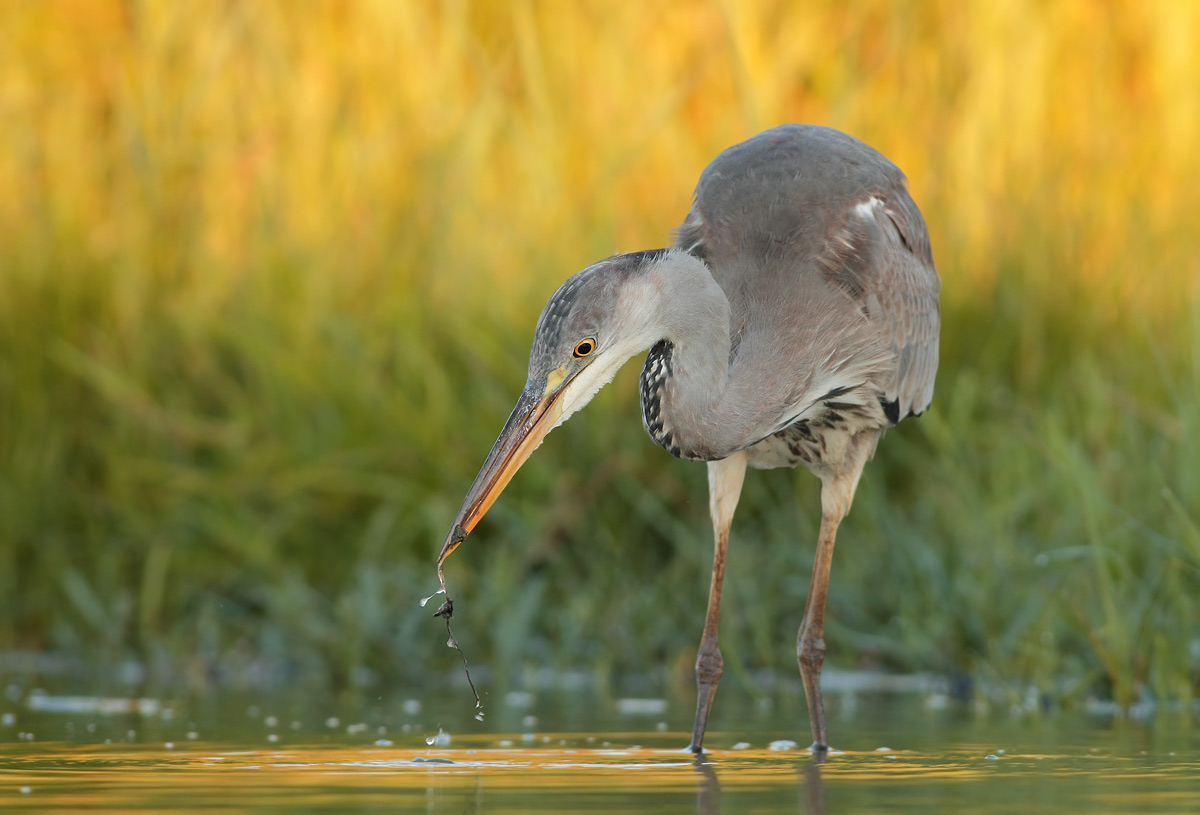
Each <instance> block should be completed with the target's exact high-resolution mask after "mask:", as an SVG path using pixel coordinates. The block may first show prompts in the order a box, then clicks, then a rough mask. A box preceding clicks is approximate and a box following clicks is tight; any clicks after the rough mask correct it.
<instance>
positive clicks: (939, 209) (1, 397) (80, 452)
mask: <svg viewBox="0 0 1200 815" xmlns="http://www.w3.org/2000/svg"><path fill="white" fill-rule="evenodd" d="M1198 32H1200V5H1197V4H1195V3H1192V2H1189V0H1177V2H1172V1H1171V0H1162V1H1161V2H1152V3H1139V4H1134V3H1120V2H1092V1H1091V0H1061V2H1054V3H1041V2H1021V0H1014V1H1013V2H1005V3H987V2H972V3H958V2H927V3H919V4H909V3H890V2H868V3H860V4H853V5H852V6H851V5H848V4H844V3H842V2H835V1H834V0H815V1H814V2H808V3H803V4H797V3H791V2H769V0H763V1H762V2H744V1H742V0H739V2H732V0H712V2H683V0H666V1H665V2H661V3H654V4H612V3H601V2H595V3H592V2H585V3H549V2H513V3H504V4H500V3H496V4H493V3H485V2H466V1H465V0H458V1H455V0H445V2H432V1H419V0H414V1H413V2H384V0H377V1H376V2H370V1H369V0H363V2H309V3H288V2H271V1H270V0H256V2H253V3H244V2H216V1H215V0H213V1H206V2H189V3H177V2H170V0H162V1H161V2H154V1H147V2H119V1H118V0H78V1H77V2H67V1H66V0H52V1H49V2H20V1H19V0H9V2H4V3H0V53H2V54H3V55H4V57H3V59H0V147H2V149H0V189H3V190H4V191H5V192H4V194H3V195H0V652H6V653H10V654H11V653H21V652H30V651H37V652H52V653H57V654H65V655H69V656H70V657H71V658H72V659H74V660H77V662H78V663H79V664H85V665H90V666H95V665H101V666H103V665H107V664H116V663H118V662H120V661H124V660H129V659H137V660H140V661H142V662H143V663H144V664H146V665H148V666H150V668H151V670H152V671H153V672H155V674H156V675H163V676H174V677H178V676H180V675H183V676H185V677H190V678H193V679H195V678H197V677H200V678H201V679H199V680H197V681H204V678H205V677H207V678H211V677H213V676H237V675H239V672H240V671H242V670H243V669H247V668H249V667H251V666H253V665H256V664H260V663H262V662H264V661H265V662H267V663H270V664H273V665H282V666H285V669H286V672H288V673H289V674H290V675H295V676H301V675H303V676H316V677H319V681H321V682H326V683H328V684H330V685H332V686H335V687H336V686H343V685H345V684H346V683H353V682H371V681H375V682H381V683H382V682H396V681H400V682H418V681H421V680H422V679H423V678H427V677H430V676H433V677H441V676H444V675H446V673H447V672H453V671H457V669H458V663H457V657H456V655H455V654H454V653H453V652H452V651H448V650H447V649H445V647H444V639H445V638H444V632H443V633H439V631H440V625H441V624H440V622H438V621H434V620H431V619H430V618H429V616H428V612H427V611H422V610H420V609H418V608H417V605H416V603H417V600H418V598H419V597H420V596H422V595H425V594H428V593H430V592H431V591H432V590H433V589H434V588H435V587H436V579H435V575H434V569H433V559H434V556H435V554H436V552H437V549H438V547H439V545H440V544H441V541H442V538H443V536H444V534H445V530H446V528H447V526H448V524H449V523H450V521H451V519H452V516H453V513H454V511H455V510H456V509H457V507H458V503H459V501H460V500H461V498H462V495H463V493H464V492H465V489H466V487H467V486H468V485H469V483H470V481H471V479H472V477H473V476H474V474H475V472H476V469H477V468H478V466H479V465H480V464H481V463H482V461H483V457H484V455H485V454H486V452H487V450H488V448H489V446H490V444H491V442H492V441H493V439H494V438H495V435H496V433H497V432H498V431H499V429H500V427H501V425H502V424H503V421H504V418H505V417H506V416H507V414H508V410H509V409H510V407H511V404H512V402H513V400H514V399H515V397H516V396H517V395H518V393H519V391H520V388H521V386H522V383H523V382H524V374H525V365H526V361H527V353H528V341H529V338H530V336H531V334H532V329H533V324H534V321H535V320H536V318H537V315H538V313H539V312H540V310H541V307H542V305H543V304H544V302H545V299H546V298H547V297H548V295H549V294H550V293H551V292H552V291H553V290H554V289H555V288H556V287H557V285H558V284H559V282H561V280H562V279H564V278H565V277H567V276H568V275H569V274H571V273H573V272H574V271H576V270H578V269H580V268H582V267H583V266H585V265H587V264H589V263H591V262H593V261H594V260H596V259H598V258H601V257H604V256H607V255H609V254H612V253H614V252H617V251H629V250H635V249H644V248H654V247H658V246H662V245H665V244H666V243H667V242H668V241H669V237H668V235H669V230H670V229H672V228H673V227H674V226H676V225H677V224H678V223H679V222H680V220H681V219H682V218H683V215H684V214H685V212H686V210H687V207H688V205H689V201H690V195H691V189H692V186H693V185H694V183H695V180H696V178H697V177H698V175H699V173H700V171H701V170H702V169H703V167H704V166H705V164H706V163H707V162H708V160H709V159H711V158H712V157H713V156H714V155H716V154H717V153H718V152H719V151H720V150H722V149H724V148H725V147H727V146H729V145H731V144H733V143H735V142H738V141H740V140H742V139H744V138H747V137H749V136H750V135H753V134H754V133H756V132H758V131H760V130H762V129H764V128H766V127H770V126H772V125H775V124H778V123H782V122H788V121H803V122H814V123H819V124H825V125H829V126H832V127H836V128H840V129H843V130H846V131H848V132H850V133H852V134H854V135H855V136H857V137H859V138H861V139H863V140H864V141H866V142H868V143H869V144H872V145H873V146H875V147H877V148H878V149H880V150H881V151H882V152H884V153H885V154H887V155H888V156H890V157H891V158H892V159H893V160H895V161H896V162H897V163H898V164H899V165H900V166H901V167H902V168H903V169H904V170H905V171H906V173H907V174H908V175H909V178H910V182H911V186H912V189H913V192H914V195H915V198H916V200H917V201H918V203H919V204H920V206H921V207H922V209H923V211H924V213H925V215H926V218H927V220H928V223H929V228H930V232H931V234H932V236H933V241H934V250H935V256H936V260H937V264H938V268H939V270H940V271H941V274H942V277H943V281H944V282H943V298H942V310H943V321H944V327H943V335H942V365H941V370H940V373H939V379H938V390H937V394H936V396H935V401H934V407H933V410H932V411H931V412H930V413H928V414H926V415H925V416H923V417H922V418H921V419H920V420H919V421H914V422H905V423H904V424H903V425H902V426H901V427H900V428H898V429H897V430H895V431H893V432H891V433H889V434H888V438H887V440H886V441H885V442H884V443H883V444H882V445H881V447H880V452H879V455H878V456H877V459H876V461H875V463H874V464H873V465H872V466H871V467H869V468H868V471H867V474H866V476H865V479H864V482H863V484H862V486H861V488H860V491H859V495H858V498H857V501H856V504H855V508H854V512H853V513H852V514H851V515H850V517H849V519H848V520H847V522H846V523H845V524H844V525H843V527H842V532H841V535H840V536H839V539H840V543H839V551H838V555H837V557H836V558H835V566H834V572H833V581H832V593H831V596H830V601H829V603H830V628H829V636H828V640H829V647H830V652H829V653H830V657H829V659H830V664H831V665H834V666H840V667H855V666H876V665H882V666H885V667H888V668H891V669H895V670H902V671H913V670H931V671H940V672H946V673H950V674H958V675H961V676H965V677H969V678H971V679H974V680H981V681H983V682H984V683H986V684H988V685H990V686H991V687H993V688H995V687H999V688H1001V689H1007V691H1005V692H1009V693H1011V695H1012V697H1013V698H1014V699H1023V698H1025V695H1026V693H1027V690H1028V689H1029V688H1030V687H1033V688H1037V689H1038V690H1040V691H1042V692H1043V693H1044V694H1045V695H1047V697H1048V698H1050V699H1054V700H1062V701H1064V702H1067V703H1069V702H1071V701H1074V700H1079V699H1082V698H1086V697H1088V696H1092V695H1101V696H1111V697H1112V698H1114V699H1116V700H1117V701H1119V702H1122V703H1128V702H1130V701H1133V700H1135V699H1138V698H1144V697H1146V696H1153V697H1155V698H1169V699H1184V700H1186V699H1191V698H1193V697H1194V696H1195V694H1196V693H1197V690H1198V688H1200V625H1198V623H1200V418H1198V416H1200V412H1198V406H1200V286H1198V282H1197V281H1198V278H1200V229H1198V228H1197V224H1198V223H1200V221H1198V220H1197V212H1200V185H1197V184H1196V183H1195V181H1196V179H1197V178H1198V177H1200V150H1197V149H1196V145H1197V144H1200V92H1198V91H1197V87H1196V77H1197V76H1200V56H1198V54H1200V49H1198V47H1197V46H1198V43H1197V42H1196V38H1197V36H1198ZM638 367H639V366H638V365H636V364H631V365H630V366H628V369H627V370H625V371H623V372H622V374H621V376H619V377H618V378H617V380H616V382H615V383H614V385H612V386H610V387H609V388H608V389H606V390H605V391H604V392H602V393H601V394H600V396H599V397H598V398H597V400H596V402H595V403H594V404H593V406H592V407H590V408H589V409H588V410H587V411H585V412H584V413H583V414H581V415H580V416H578V417H577V418H575V419H574V420H573V421H572V422H570V423H569V424H568V425H566V426H564V427H563V428H560V429H559V430H558V431H556V433H555V434H554V435H552V436H551V437H550V439H549V440H548V442H547V443H546V444H545V445H544V446H543V447H542V449H541V450H539V451H538V453H537V454H536V455H535V456H534V458H533V459H532V461H531V462H530V463H529V464H528V465H527V466H526V468H525V469H524V470H523V471H522V474H521V475H519V476H518V477H517V478H516V479H515V480H514V482H513V483H512V485H511V486H510V487H509V489H508V490H507V491H506V493H505V495H504V497H503V499H502V500H501V501H500V502H499V503H498V504H497V505H496V506H495V507H494V508H493V510H492V512H491V513H490V515H489V516H488V519H487V520H486V521H485V522H484V523H483V524H482V525H481V526H480V527H479V529H477V531H476V532H475V534H474V535H473V536H472V537H471V539H470V540H469V541H468V543H467V545H466V546H464V547H463V548H462V549H460V550H459V552H458V553H457V554H456V555H455V556H454V557H453V558H452V559H451V560H450V561H449V562H448V572H449V574H448V577H449V580H450V581H451V586H452V589H453V590H454V591H455V593H456V595H457V597H456V600H457V601H458V609H457V610H458V611H459V614H458V616H457V617H456V634H457V635H458V637H459V639H460V641H461V642H462V643H463V646H464V648H465V649H467V653H468V655H469V656H470V657H471V659H472V660H473V661H475V662H477V663H483V664H488V665H490V666H491V667H492V668H493V671H494V674H495V675H496V676H498V677H499V678H500V679H499V681H502V682H503V681H518V680H519V677H520V676H521V675H522V674H523V672H525V671H527V670H529V669H530V668H531V667H539V666H545V667H551V668H563V667H584V668H586V669H588V670H590V671H592V672H594V674H595V675H596V676H598V677H601V678H602V679H604V678H612V677H617V676H621V675H623V674H624V673H626V672H629V671H637V670H645V669H647V668H659V669H665V675H667V676H670V677H672V678H678V680H679V681H680V682H681V683H684V684H690V682H691V678H690V664H691V661H692V660H693V658H694V649H695V644H696V642H697V641H698V637H699V633H700V623H701V619H702V614H703V608H704V602H705V596H706V591H707V586H708V571H709V567H710V563H711V544H710V532H709V526H708V520H707V514H706V506H707V502H706V493H705V471H704V468H703V467H700V466H698V465H695V464H690V463H687V462H680V461H677V460H675V459H672V458H670V457H669V456H667V455H666V454H664V453H663V452H662V451H661V450H660V449H659V448H657V447H656V446H654V445H653V444H652V443H650V442H649V441H648V440H647V438H646V437H645V434H644V432H643V430H642V429H641V422H640V417H639V411H638V407H637V401H636V377H637V368H638ZM818 521H819V501H818V483H817V482H816V480H815V479H813V478H812V477H811V476H809V475H807V474H806V473H803V472H802V471H801V472H800V473H797V474H794V475H792V474H788V473H786V472H780V471H776V472H768V473H757V474H752V475H751V477H750V478H748V479H747V487H746V492H745V494H744V498H743V501H742V504H741V507H740V508H739V514H738V520H737V524H736V525H735V531H734V542H733V545H732V549H731V561H730V566H729V572H728V579H727V588H726V601H725V603H724V606H723V611H724V617H723V629H722V645H723V646H724V652H725V655H726V660H727V674H729V675H732V676H737V677H739V678H741V679H742V680H743V681H745V682H747V683H751V684H752V683H754V682H755V681H756V678H757V677H759V676H761V675H762V674H761V673H760V672H761V671H763V670H773V671H777V672H779V673H780V674H781V675H790V674H791V673H792V672H793V671H794V670H795V661H794V645H793V643H794V638H795V629H796V626H797V625H798V623H799V620H800V617H801V614H802V611H803V604H804V600H805V593H806V591H807V586H808V575H809V570H810V565H811V564H810V560H811V556H812V551H813V543H814V542H815V539H816V528H817V524H818Z"/></svg>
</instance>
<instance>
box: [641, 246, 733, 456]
mask: <svg viewBox="0 0 1200 815" xmlns="http://www.w3.org/2000/svg"><path fill="white" fill-rule="evenodd" d="M647 283H648V284H649V285H650V287H651V288H652V290H653V292H654V294H655V295H656V296H655V297H653V298H651V299H652V300H653V301H654V302H653V303H652V304H651V306H650V308H651V309H652V310H653V311H654V313H655V319H654V323H655V325H654V329H653V330H652V331H651V332H650V333H651V334H653V335H654V336H655V337H656V338H657V339H656V340H655V341H654V344H653V345H652V347H651V350H650V354H649V356H647V358H646V367H645V368H644V369H643V370H642V418H643V420H644V422H645V424H646V430H647V432H649V433H650V435H651V437H653V438H654V440H655V441H656V442H658V443H659V444H660V445H662V446H663V447H665V448H666V449H667V450H669V451H670V452H671V453H673V454H674V455H677V456H682V457H684V458H698V459H715V458H724V457H725V456H727V455H729V454H730V453H732V452H734V451H735V450H736V449H737V446H736V445H737V442H736V440H737V439H739V438H740V434H739V428H738V424H737V417H736V416H731V415H728V413H729V411H727V410H726V409H724V408H725V406H726V405H727V404H728V400H726V399H725V398H724V397H725V396H726V392H727V390H728V387H729V362H730V308H729V299H728V298H727V297H726V296H725V292H724V291H723V290H722V289H721V287H720V286H719V285H718V284H717V281H716V280H715V279H713V276H712V274H711V272H709V269H708V266H706V265H705V263H704V262H703V261H702V260H700V259H699V258H696V257H694V256H692V255H689V254H687V253H686V252H683V251H680V250H671V251H670V252H668V253H667V254H666V255H665V256H664V258H663V260H661V261H660V262H658V263H657V264H655V265H654V267H652V269H651V270H650V271H649V272H648V280H647Z"/></svg>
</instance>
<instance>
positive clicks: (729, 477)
mask: <svg viewBox="0 0 1200 815" xmlns="http://www.w3.org/2000/svg"><path fill="white" fill-rule="evenodd" d="M746 460H747V459H746V454H745V453H744V452H740V451H739V452H737V453H734V454H733V455H732V456H730V457H729V458H725V459H722V460H720V461H710V462H709V463H708V507H709V512H710V513H711V514H712V523H713V537H714V538H715V540H716V547H715V551H714V553H713V571H712V586H711V587H710V588H709V591H708V613H707V614H705V616H704V635H703V636H702V637H701V638H700V651H699V653H698V654H696V724H695V726H694V727H693V728H692V746H691V750H692V752H693V753H696V754H697V755H699V754H700V753H703V752H704V748H703V747H702V746H701V743H702V742H703V741H704V729H705V728H706V727H707V726H708V712H709V711H710V710H711V709H712V703H713V697H714V696H715V695H716V693H717V683H718V682H720V681H721V673H722V672H723V670H724V666H725V661H724V660H723V659H721V649H720V648H719V647H718V646H717V621H718V619H719V618H720V616H721V583H722V582H723V581H724V579H725V548H726V546H727V545H728V544H729V527H730V525H731V524H732V523H733V512H734V510H735V509H737V503H738V497H739V496H741V494H742V480H743V479H744V478H745V476H746Z"/></svg>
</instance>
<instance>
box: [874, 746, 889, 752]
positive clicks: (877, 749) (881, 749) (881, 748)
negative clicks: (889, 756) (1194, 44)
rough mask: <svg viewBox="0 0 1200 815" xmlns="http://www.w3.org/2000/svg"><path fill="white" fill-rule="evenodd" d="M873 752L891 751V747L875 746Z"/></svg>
mask: <svg viewBox="0 0 1200 815" xmlns="http://www.w3.org/2000/svg"><path fill="white" fill-rule="evenodd" d="M875 752H876V753H890V752H892V748H891V747H876V748H875Z"/></svg>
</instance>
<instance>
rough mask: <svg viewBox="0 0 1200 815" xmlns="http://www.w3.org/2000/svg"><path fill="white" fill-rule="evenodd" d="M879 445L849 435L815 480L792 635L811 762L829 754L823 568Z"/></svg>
mask: <svg viewBox="0 0 1200 815" xmlns="http://www.w3.org/2000/svg"><path fill="white" fill-rule="evenodd" d="M878 441H879V433H878V432H873V431H867V432H864V433H859V434H858V435H856V436H854V437H853V438H852V439H851V440H850V441H849V443H848V444H847V447H846V454H845V457H844V458H843V460H842V462H841V465H840V466H838V467H836V468H830V469H829V470H827V471H825V472H823V473H820V475H821V533H820V537H819V538H818V540H817V556H816V558H815V559H814V561H813V572H812V584H811V585H810V586H809V590H808V603H807V604H806V605H805V607H804V621H803V622H802V623H800V630H799V632H797V634H796V657H797V660H798V661H799V663H800V678H801V680H802V681H803V684H804V696H805V699H806V700H807V701H808V718H809V723H810V724H811V725H812V734H813V743H812V747H810V748H809V749H810V750H811V751H812V753H813V755H814V756H816V757H817V758H824V756H825V754H826V753H827V752H828V751H829V742H828V740H827V737H826V734H825V702H824V700H823V699H822V698H821V666H822V665H823V664H824V662H825V596H826V593H827V592H828V589H829V567H830V565H831V564H832V563H833V543H834V540H835V539H836V537H837V529H838V524H840V523H841V521H842V518H844V517H845V516H846V513H847V512H849V511H850V503H851V502H852V501H853V500H854V490H855V488H856V487H857V486H858V479H859V477H860V476H861V475H862V471H863V466H864V465H866V463H867V460H868V459H869V458H870V457H871V454H872V453H874V452H875V445H876V444H877V443H878Z"/></svg>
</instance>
